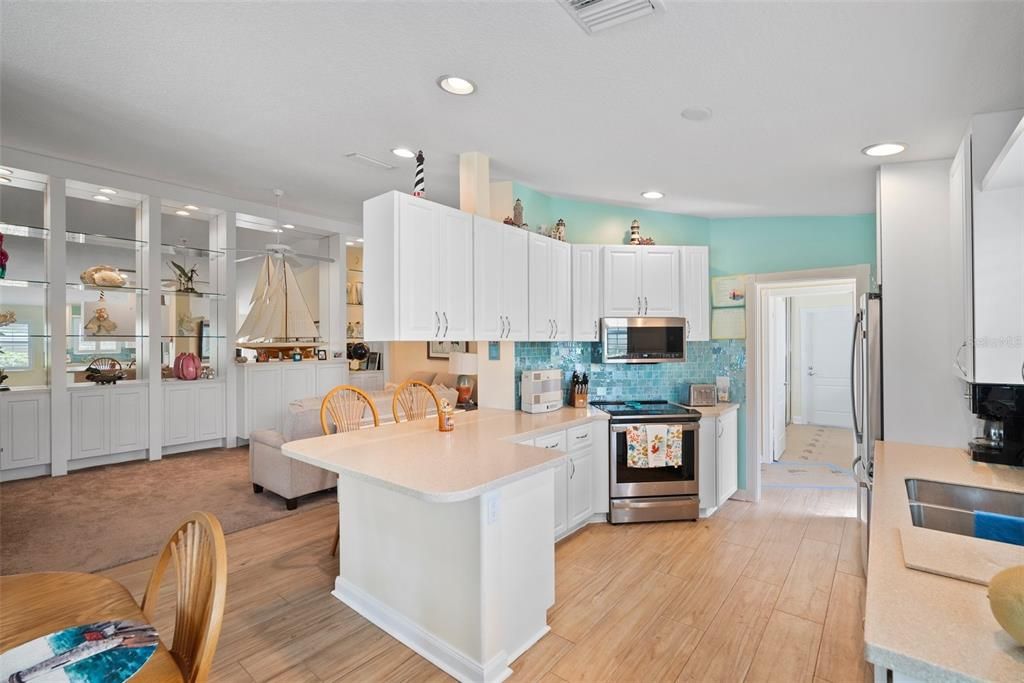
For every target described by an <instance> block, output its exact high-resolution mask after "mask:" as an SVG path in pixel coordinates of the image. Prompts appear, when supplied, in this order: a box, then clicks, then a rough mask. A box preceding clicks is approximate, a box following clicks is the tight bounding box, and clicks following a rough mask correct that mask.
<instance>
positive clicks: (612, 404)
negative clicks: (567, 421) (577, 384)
mask: <svg viewBox="0 0 1024 683" xmlns="http://www.w3.org/2000/svg"><path fill="white" fill-rule="evenodd" d="M590 405H592V406H594V407H595V408H598V409H600V410H603V411H605V412H606V413H608V414H609V415H611V416H612V419H613V420H615V419H616V418H627V417H632V418H644V417H658V418H672V419H673V420H675V421H690V420H699V419H700V417H701V415H700V412H699V411H696V410H694V409H692V408H687V407H686V406H683V405H680V404H678V403H672V402H671V401H592V402H591V403H590Z"/></svg>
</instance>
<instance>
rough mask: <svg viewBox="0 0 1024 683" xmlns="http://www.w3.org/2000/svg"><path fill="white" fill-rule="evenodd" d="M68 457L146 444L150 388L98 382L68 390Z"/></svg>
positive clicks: (125, 450) (133, 448)
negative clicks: (69, 453)
mask: <svg viewBox="0 0 1024 683" xmlns="http://www.w3.org/2000/svg"><path fill="white" fill-rule="evenodd" d="M70 393H71V460H80V459H83V458H93V457H97V456H101V455H113V454H115V453H129V452H132V451H141V450H143V449H146V448H148V447H149V430H148V425H149V389H148V387H147V386H145V385H141V384H121V385H106V386H102V385H97V386H95V387H88V388H83V389H74V390H72V391H71V392H70Z"/></svg>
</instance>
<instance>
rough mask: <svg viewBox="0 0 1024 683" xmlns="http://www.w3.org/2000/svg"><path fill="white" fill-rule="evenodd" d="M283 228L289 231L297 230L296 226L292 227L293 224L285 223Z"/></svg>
mask: <svg viewBox="0 0 1024 683" xmlns="http://www.w3.org/2000/svg"><path fill="white" fill-rule="evenodd" d="M281 227H282V228H288V229H289V230H294V229H295V226H294V225H292V224H291V223H285V224H284V225H282V226H281Z"/></svg>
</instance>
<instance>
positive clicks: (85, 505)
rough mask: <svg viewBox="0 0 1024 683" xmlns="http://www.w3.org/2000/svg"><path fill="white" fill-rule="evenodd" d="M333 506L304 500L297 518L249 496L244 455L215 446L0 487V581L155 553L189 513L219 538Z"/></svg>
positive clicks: (270, 497) (325, 495) (330, 498)
mask: <svg viewBox="0 0 1024 683" xmlns="http://www.w3.org/2000/svg"><path fill="white" fill-rule="evenodd" d="M336 500H337V498H336V496H335V493H334V492H333V491H325V492H321V493H316V494H313V495H310V496H306V497H304V498H302V499H301V500H300V501H299V508H298V510H295V511H292V512H289V511H287V510H285V507H284V499H283V498H281V497H280V496H277V495H276V494H273V493H270V492H269V491H265V492H264V493H260V494H255V493H253V491H252V483H251V481H250V479H249V452H248V449H247V448H232V449H223V448H215V449H209V450H205V451H196V452H193V453H187V454H183V455H174V456H165V457H164V459H162V460H159V461H156V462H148V461H140V462H129V463H123V464H119V465H108V466H105V467H95V468H90V469H87V470H80V471H77V472H72V473H71V474H69V475H68V476H66V477H40V478H36V479H25V480H21V481H12V482H6V483H3V484H0V574H4V575H6V574H16V573H22V572H37V571H77V572H94V571H98V570H100V569H106V568H108V567H113V566H115V565H119V564H124V563H125V562H130V561H132V560H138V559H141V558H144V557H149V556H150V555H154V554H155V553H157V552H158V551H159V550H160V549H161V548H162V547H163V544H164V543H165V542H166V541H167V537H168V536H169V535H170V533H171V531H172V530H173V529H174V528H175V527H176V526H177V524H178V523H180V522H181V520H182V519H183V518H184V517H185V516H186V515H187V514H189V513H190V512H193V511H196V510H202V511H205V512H211V513H213V514H214V515H216V516H217V518H218V519H219V520H220V523H221V525H222V526H223V527H224V532H225V533H231V532H233V531H239V530H241V529H246V528H249V527H252V526H256V525H258V524H265V523H267V522H271V521H274V520H276V519H281V518H283V517H288V516H290V515H294V514H297V513H298V512H303V511H307V510H310V509H312V508H314V507H319V506H322V505H328V504H331V503H333V502H335V501H336Z"/></svg>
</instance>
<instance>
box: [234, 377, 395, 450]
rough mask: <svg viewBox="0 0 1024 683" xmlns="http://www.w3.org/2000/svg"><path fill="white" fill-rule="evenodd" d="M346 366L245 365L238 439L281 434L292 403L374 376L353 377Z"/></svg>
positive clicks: (241, 382)
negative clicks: (272, 432) (259, 433)
mask: <svg viewBox="0 0 1024 683" xmlns="http://www.w3.org/2000/svg"><path fill="white" fill-rule="evenodd" d="M346 364H347V362H346V361H344V360H327V361H302V362H301V363H292V362H289V361H278V362H271V363H246V364H245V365H242V366H241V372H239V373H238V374H239V377H238V402H239V404H238V410H239V414H240V415H241V420H239V422H240V423H241V426H240V428H239V431H238V436H239V437H240V438H243V439H248V438H249V434H250V433H252V432H255V431H259V430H261V429H274V430H277V431H281V430H282V429H283V428H284V419H285V413H286V412H287V410H288V404H289V403H291V402H292V401H297V400H299V399H303V398H317V397H322V396H323V395H324V394H326V393H327V392H328V391H330V389H331V388H332V387H335V386H337V385H339V384H347V383H349V382H350V381H351V380H349V377H355V376H357V375H363V374H366V375H370V374H371V373H369V372H367V373H355V372H354V373H349V372H348V370H347V367H346ZM357 381H358V380H357ZM381 381H383V378H381ZM381 388H383V387H381Z"/></svg>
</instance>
